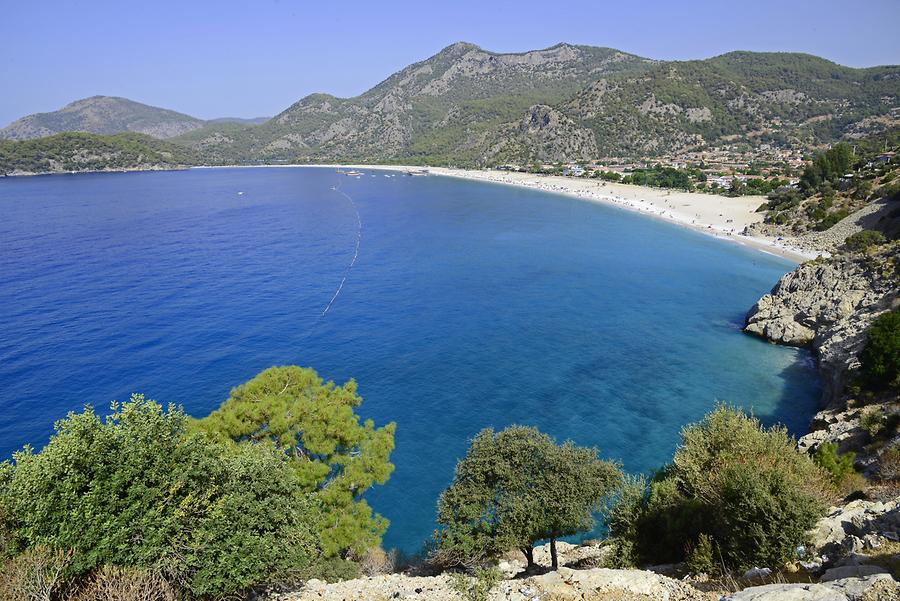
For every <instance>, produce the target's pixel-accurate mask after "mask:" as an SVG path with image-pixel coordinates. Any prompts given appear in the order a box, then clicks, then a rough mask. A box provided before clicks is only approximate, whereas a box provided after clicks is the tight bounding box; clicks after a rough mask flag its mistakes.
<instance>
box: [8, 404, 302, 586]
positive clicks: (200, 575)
mask: <svg viewBox="0 0 900 601" xmlns="http://www.w3.org/2000/svg"><path fill="white" fill-rule="evenodd" d="M112 409H113V413H112V415H110V416H109V417H107V418H106V419H105V420H104V419H101V418H100V417H99V416H97V415H96V414H95V413H94V411H93V410H92V409H90V408H87V409H86V410H85V411H84V412H83V413H80V414H75V413H70V414H69V416H68V417H67V418H66V419H64V420H61V421H59V422H57V424H56V433H55V434H54V435H53V437H52V438H51V439H50V442H49V443H48V444H47V446H46V447H44V449H43V450H42V451H41V452H39V453H33V452H32V451H31V450H30V449H28V448H26V450H24V451H22V452H19V453H16V454H15V455H14V460H15V466H14V471H13V473H12V476H11V478H10V479H9V482H8V485H7V487H6V490H5V491H4V494H3V497H5V499H4V504H6V505H7V506H8V507H9V508H10V509H11V510H12V512H13V515H14V518H15V521H16V527H17V532H16V533H17V536H18V537H20V538H21V540H22V542H23V543H24V545H25V546H26V547H27V548H29V549H35V548H41V547H46V548H51V549H72V550H73V555H72V559H71V563H69V564H68V565H67V574H68V575H69V576H80V575H87V574H88V573H90V572H92V571H93V570H95V569H99V568H101V567H102V566H104V565H117V566H121V567H135V568H149V567H160V568H161V569H162V570H163V571H164V572H165V573H166V574H167V575H170V576H171V577H172V579H173V582H174V583H175V584H177V585H179V586H181V587H183V588H184V589H186V591H187V592H190V593H192V594H194V595H209V596H217V595H224V594H231V593H235V592H238V591H241V590H244V589H246V588H248V587H250V586H252V585H254V584H257V583H261V582H264V581H266V580H267V579H269V578H272V577H278V576H280V575H283V574H286V573H289V572H292V571H294V570H297V569H300V568H303V567H305V566H307V565H308V564H309V563H310V561H311V560H312V559H313V558H314V557H315V553H316V545H315V541H314V539H313V536H312V534H311V533H310V531H309V528H308V524H309V523H310V522H311V521H312V519H313V517H312V515H311V513H312V512H313V511H314V509H315V508H314V507H313V506H312V505H311V501H310V498H309V496H308V495H307V494H305V493H302V492H301V491H302V489H301V488H300V486H299V484H298V480H297V477H296V474H295V473H294V471H293V470H291V469H290V467H289V466H288V464H287V462H286V461H285V459H284V456H283V454H282V453H281V452H280V451H278V450H276V449H274V448H273V447H271V446H269V445H264V444H261V445H245V446H239V447H238V446H227V445H223V444H220V443H215V442H212V441H210V440H209V439H207V438H206V437H204V436H202V435H187V434H186V432H185V426H186V421H187V418H186V416H185V415H184V414H183V413H182V411H181V410H180V409H176V408H175V407H173V406H169V408H168V410H163V409H162V407H160V406H159V405H158V404H156V403H154V402H153V401H146V400H144V398H143V397H141V396H137V395H136V396H134V397H132V400H131V401H130V402H127V403H124V404H121V405H118V404H115V403H114V404H113V408H112Z"/></svg>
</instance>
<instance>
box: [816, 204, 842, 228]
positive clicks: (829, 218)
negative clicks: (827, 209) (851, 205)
mask: <svg viewBox="0 0 900 601" xmlns="http://www.w3.org/2000/svg"><path fill="white" fill-rule="evenodd" d="M849 214H850V212H849V211H847V210H846V209H839V210H837V211H835V212H834V213H828V214H827V215H825V217H823V218H822V219H821V220H819V222H818V223H816V224H815V225H814V226H813V229H815V230H816V231H817V232H824V231H825V230H827V229H831V227H832V226H834V225H835V224H837V223H838V222H839V221H841V220H842V219H844V218H845V217H847V216H848V215H849Z"/></svg>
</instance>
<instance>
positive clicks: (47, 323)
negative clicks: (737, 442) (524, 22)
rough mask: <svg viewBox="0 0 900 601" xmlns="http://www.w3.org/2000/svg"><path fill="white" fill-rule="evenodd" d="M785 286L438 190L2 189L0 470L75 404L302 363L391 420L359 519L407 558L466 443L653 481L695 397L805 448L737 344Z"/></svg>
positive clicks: (299, 182)
mask: <svg viewBox="0 0 900 601" xmlns="http://www.w3.org/2000/svg"><path fill="white" fill-rule="evenodd" d="M370 174H375V176H374V177H372V176H371V175H370ZM333 187H336V188H337V189H336V190H335V189H332V188H333ZM240 192H243V194H239V193H240ZM351 201H352V202H351ZM357 211H358V215H357ZM360 226H361V227H360ZM357 242H359V248H358V256H357V258H356V261H355V262H354V264H353V266H352V269H350V270H349V271H348V266H349V265H350V263H351V261H352V260H353V257H354V253H355V252H356V246H357ZM791 267H792V266H791V264H789V263H788V262H786V261H784V260H782V259H779V258H776V257H773V256H768V255H766V254H763V253H760V252H756V251H752V250H748V249H745V248H742V247H740V246H738V245H736V244H731V243H727V242H723V241H720V240H716V239H713V238H710V237H707V236H704V235H702V234H699V233H696V232H693V231H689V230H686V229H683V228H680V227H677V226H673V225H669V224H666V223H662V222H659V221H656V220H653V219H649V218H646V217H642V216H638V215H635V214H633V213H629V212H625V211H622V210H619V209H615V208H609V207H606V206H601V205H598V204H592V203H588V202H583V201H579V200H575V199H571V198H567V197H561V196H555V195H550V194H545V193H540V192H536V191H531V190H522V189H517V188H512V187H506V186H500V185H492V184H484V183H474V182H467V181H460V180H456V179H450V178H441V177H404V176H402V175H397V176H395V177H385V176H384V173H383V172H374V171H373V172H369V173H367V174H366V175H365V176H364V177H362V178H360V179H356V178H351V177H346V176H341V175H338V174H336V173H335V172H334V171H333V170H328V169H294V168H283V169H263V168H259V169H210V170H191V171H183V172H165V173H129V174H96V175H86V174H83V175H72V176H47V177H35V178H5V179H0V451H2V454H3V456H8V455H10V454H11V453H12V452H13V451H14V450H15V449H18V448H20V447H21V446H22V445H24V444H26V443H32V444H34V445H36V446H38V447H39V446H40V445H42V444H44V442H46V440H47V438H48V436H49V435H50V433H51V431H52V424H53V422H54V420H56V419H59V418H60V417H62V416H64V415H65V413H66V412H67V411H69V410H77V409H79V408H80V407H81V406H82V404H83V403H85V402H89V403H92V404H94V405H95V406H98V407H104V408H105V407H107V406H108V402H109V401H110V400H112V399H119V400H122V399H125V398H127V397H128V396H129V395H130V393H131V392H135V391H138V392H143V393H145V394H146V395H147V396H148V397H150V398H155V399H157V400H160V401H163V402H168V401H174V402H178V403H183V404H184V406H185V408H186V410H187V411H188V412H189V413H191V414H194V415H203V414H206V413H207V412H209V411H210V410H211V409H213V408H214V407H216V406H217V405H218V404H219V403H220V402H221V401H222V400H224V399H225V398H226V397H227V395H228V391H229V389H230V388H231V387H233V386H235V385H237V384H239V383H241V382H243V381H245V380H247V379H249V378H251V377H252V376H253V375H254V374H256V373H257V372H259V371H261V370H262V369H264V368H266V367H268V366H271V365H275V364H291V363H296V364H301V365H308V366H312V367H314V368H315V369H317V370H318V371H319V373H320V374H322V375H323V376H324V377H326V378H329V379H334V380H336V381H338V382H343V381H344V380H346V379H348V378H351V377H353V378H356V379H357V381H358V382H359V385H360V392H361V394H362V395H363V397H364V398H365V401H364V403H363V405H362V407H361V410H360V411H361V413H362V414H363V415H364V416H366V417H371V418H373V419H374V420H375V421H376V423H378V424H384V423H386V422H388V421H396V422H397V438H396V442H397V449H396V451H395V453H394V455H393V460H394V462H395V464H396V466H397V468H396V471H395V472H394V474H393V476H392V477H391V479H390V481H389V483H388V484H387V485H385V486H384V487H380V488H379V489H378V490H375V491H372V492H371V493H370V494H368V498H369V500H370V502H371V503H372V505H373V506H374V507H375V508H376V510H378V511H379V512H381V513H382V514H384V515H385V516H386V517H388V518H389V519H390V520H391V527H390V529H389V531H388V534H387V536H386V538H385V544H386V545H387V546H399V547H401V548H403V549H405V550H408V551H411V550H415V549H416V548H417V547H418V546H419V545H420V544H421V542H422V541H423V540H424V539H425V538H426V537H427V536H428V535H429V533H430V532H431V529H432V527H433V520H434V504H435V500H436V498H437V496H438V494H439V493H440V491H441V490H442V489H443V488H444V487H445V486H446V485H447V484H448V482H449V480H450V479H451V477H452V473H453V466H454V464H455V463H456V461H457V459H458V458H459V457H460V456H461V455H462V454H464V452H465V449H466V446H467V441H468V439H470V438H471V437H472V436H473V435H474V434H475V433H476V432H477V431H478V430H479V429H481V428H484V427H488V426H490V427H494V428H502V427H504V426H506V425H509V424H512V423H522V424H530V425H534V426H537V427H538V428H540V429H541V430H544V431H546V432H548V433H550V434H552V435H554V436H555V437H557V438H559V439H565V438H571V439H573V440H574V441H576V442H577V443H579V444H584V445H596V446H598V447H599V448H600V449H601V452H602V454H603V455H604V456H605V457H608V458H616V459H619V460H621V461H622V462H623V464H624V466H625V467H626V469H628V470H631V471H646V470H650V469H652V468H654V467H655V466H658V465H660V464H662V463H664V462H665V461H667V460H668V459H669V458H670V456H671V453H672V451H673V449H674V447H675V444H676V442H677V437H678V431H679V428H680V427H681V426H682V425H683V424H685V423H688V422H691V421H694V420H697V419H698V418H700V417H701V416H702V415H703V414H704V413H705V412H706V411H708V410H709V409H710V408H711V407H713V406H714V404H715V403H716V400H717V399H721V400H727V401H729V402H732V403H735V404H739V405H742V406H744V407H748V408H753V410H754V411H755V412H756V413H757V415H759V416H761V417H763V418H764V419H765V420H766V421H767V422H774V421H781V422H783V423H785V424H787V425H788V426H789V427H790V428H791V429H792V431H794V432H799V431H802V430H803V429H804V428H805V426H806V424H807V422H808V419H809V417H810V415H811V414H812V413H813V410H814V407H815V403H816V399H817V398H818V394H819V390H818V386H819V384H818V381H817V379H816V375H815V370H814V366H813V365H812V362H811V359H810V357H809V355H808V354H807V353H806V352H804V351H799V350H795V349H789V348H783V347H776V346H773V345H770V344H766V343H765V342H762V341H760V340H757V339H754V338H751V337H748V336H746V335H744V334H742V333H741V332H740V327H741V324H742V321H743V317H744V315H745V313H746V311H747V309H748V308H749V307H750V306H752V304H753V303H754V302H755V300H756V299H757V297H758V296H759V295H761V294H763V293H764V292H766V291H768V290H769V288H771V286H772V285H773V284H774V283H775V282H776V281H777V279H778V277H779V276H780V275H782V274H783V273H785V272H786V271H788V270H789V269H791ZM345 277H346V280H345V281H344V284H343V286H342V287H341V282H342V280H343V279H344V278H345ZM339 288H340V292H339V294H337V296H335V293H336V292H337V291H338V289H339ZM331 299H334V300H333V303H332V304H331V306H330V307H328V305H329V301H330V300H331ZM326 307H328V310H327V313H326V314H325V315H324V316H323V312H324V311H325V310H326Z"/></svg>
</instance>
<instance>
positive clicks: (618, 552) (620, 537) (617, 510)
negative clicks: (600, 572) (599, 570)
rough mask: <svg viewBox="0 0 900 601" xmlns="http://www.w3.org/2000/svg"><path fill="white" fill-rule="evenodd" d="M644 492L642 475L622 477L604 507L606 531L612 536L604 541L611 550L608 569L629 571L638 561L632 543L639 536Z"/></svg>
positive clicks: (644, 499) (645, 489) (645, 490)
mask: <svg viewBox="0 0 900 601" xmlns="http://www.w3.org/2000/svg"><path fill="white" fill-rule="evenodd" d="M646 492H647V479H646V478H645V477H644V476H643V475H638V476H628V475H626V476H625V477H624V479H623V481H622V485H621V486H620V487H619V489H618V490H617V491H616V492H615V494H614V495H613V496H611V497H610V498H609V502H608V503H607V505H606V507H604V511H603V514H604V518H605V523H606V528H607V530H608V531H609V532H610V533H611V534H612V536H610V538H609V539H608V540H609V543H610V544H611V545H612V549H613V552H612V554H611V556H610V557H609V559H608V560H607V563H608V564H609V566H610V567H613V568H630V567H634V566H635V565H637V563H638V561H639V560H640V558H639V557H638V554H637V549H636V548H635V541H636V540H637V538H638V535H639V533H638V528H639V526H640V521H641V518H642V517H643V507H644V503H645V501H646V498H645V497H646Z"/></svg>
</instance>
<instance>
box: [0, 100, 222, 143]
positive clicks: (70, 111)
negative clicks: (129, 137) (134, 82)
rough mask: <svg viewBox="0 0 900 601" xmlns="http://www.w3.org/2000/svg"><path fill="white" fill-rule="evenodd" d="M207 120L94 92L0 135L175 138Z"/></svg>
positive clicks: (0, 131)
mask: <svg viewBox="0 0 900 601" xmlns="http://www.w3.org/2000/svg"><path fill="white" fill-rule="evenodd" d="M204 123H205V121H203V120H202V119H197V118H196V117H191V116H190V115H185V114H182V113H177V112H175V111H170V110H168V109H162V108H158V107H155V106H149V105H146V104H141V103H140V102H134V101H133V100H128V99H127V98H118V97H115V96H91V97H90V98H84V99H82V100H76V101H75V102H73V103H71V104H67V105H66V106H64V107H63V108H61V109H60V110H58V111H53V112H52V113H35V114H34V115H28V116H27V117H22V118H21V119H19V120H18V121H14V122H13V123H11V124H10V125H8V126H6V127H4V128H3V129H0V138H6V139H9V140H30V139H33V138H41V137H44V136H52V135H54V134H58V133H63V132H72V131H81V132H87V133H93V134H107V135H110V134H119V133H124V132H135V133H141V134H147V135H149V136H153V137H155V138H171V137H174V136H178V135H180V134H184V133H187V132H189V131H191V130H192V129H197V128H198V127H202V126H203V124H204Z"/></svg>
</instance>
